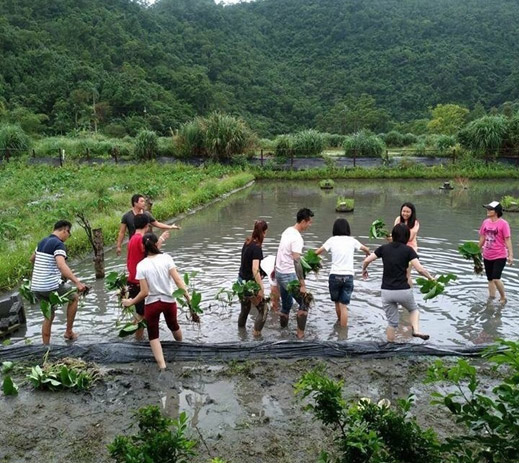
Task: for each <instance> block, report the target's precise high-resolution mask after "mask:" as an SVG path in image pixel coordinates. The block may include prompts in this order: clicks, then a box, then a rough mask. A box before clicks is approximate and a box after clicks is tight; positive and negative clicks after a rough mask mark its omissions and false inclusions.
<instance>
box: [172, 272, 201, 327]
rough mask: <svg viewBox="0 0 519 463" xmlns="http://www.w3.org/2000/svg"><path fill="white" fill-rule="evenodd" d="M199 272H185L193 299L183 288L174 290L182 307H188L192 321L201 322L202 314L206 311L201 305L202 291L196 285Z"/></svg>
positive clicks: (185, 279) (185, 278)
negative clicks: (195, 280) (188, 296)
mask: <svg viewBox="0 0 519 463" xmlns="http://www.w3.org/2000/svg"><path fill="white" fill-rule="evenodd" d="M197 274H198V272H191V273H184V283H185V284H186V286H187V287H188V288H189V293H190V294H191V300H188V299H187V297H186V293H185V292H184V290H183V289H177V290H175V291H173V297H174V298H176V300H177V302H178V303H179V304H180V307H182V308H183V309H186V308H187V309H188V311H189V317H190V319H191V321H193V322H195V323H200V315H201V314H203V313H204V311H203V309H202V307H201V303H202V293H200V292H198V291H197V290H196V289H195V287H194V278H195V276H196V275H197Z"/></svg>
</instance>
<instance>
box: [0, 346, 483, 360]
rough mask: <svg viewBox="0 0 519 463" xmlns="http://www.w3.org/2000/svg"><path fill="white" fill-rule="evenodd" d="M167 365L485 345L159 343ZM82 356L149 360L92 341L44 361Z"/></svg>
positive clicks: (20, 351) (16, 351)
mask: <svg viewBox="0 0 519 463" xmlns="http://www.w3.org/2000/svg"><path fill="white" fill-rule="evenodd" d="M162 347H163V349H164V356H165V358H166V360H167V361H178V360H184V361H187V360H195V361H196V360H202V361H206V362H211V361H216V362H218V361H228V360H259V359H269V358H276V359H298V358H311V357H314V358H317V357H321V358H333V357H360V358H386V357H395V356H398V357H411V356H438V357H443V356H465V357H467V356H468V357H475V356H479V355H481V352H482V351H483V350H484V349H485V348H486V347H488V346H486V345H478V346H469V347H462V346H435V345H433V344H426V343H424V344H396V343H394V344H393V343H385V342H382V343H377V342H348V341H343V342H333V341H277V342H232V343H218V344H194V343H188V342H174V341H165V342H163V343H162ZM47 349H48V347H46V346H43V345H38V346H33V345H28V346H27V345H14V346H6V347H3V348H1V349H0V361H7V360H9V361H20V360H29V359H34V358H42V357H43V356H44V355H45V354H46V353H47ZM63 357H81V358H82V359H84V360H88V361H93V362H97V363H129V362H137V361H141V360H153V355H152V353H151V349H150V346H149V344H148V343H147V342H146V343H144V342H143V343H137V342H99V343H96V342H93V343H89V344H80V343H74V344H71V345H53V346H50V352H49V358H50V359H56V358H63Z"/></svg>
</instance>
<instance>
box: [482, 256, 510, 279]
mask: <svg viewBox="0 0 519 463" xmlns="http://www.w3.org/2000/svg"><path fill="white" fill-rule="evenodd" d="M483 264H484V265H485V275H486V276H487V280H488V281H492V280H500V279H501V274H502V273H503V270H504V268H505V265H506V258H503V259H493V260H488V259H483Z"/></svg>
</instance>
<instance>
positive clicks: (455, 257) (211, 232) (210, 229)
mask: <svg viewBox="0 0 519 463" xmlns="http://www.w3.org/2000/svg"><path fill="white" fill-rule="evenodd" d="M317 183H318V182H315V181H310V182H286V181H284V182H258V183H257V184H255V185H254V186H252V187H251V188H249V189H247V190H245V191H242V192H240V193H238V194H236V195H234V196H232V197H230V198H227V199H226V200H224V201H221V202H218V203H216V204H213V205H211V206H209V207H207V208H206V209H203V210H201V211H199V212H198V213H196V214H194V215H191V216H188V217H187V218H185V219H184V220H182V221H181V222H179V224H180V225H181V226H182V230H180V231H177V232H172V236H171V238H170V239H169V241H168V242H167V243H166V245H165V248H164V249H165V250H166V251H167V252H169V253H171V254H172V256H173V258H174V260H175V262H176V264H177V266H178V268H179V270H180V271H181V272H182V273H184V272H191V271H198V272H199V273H198V275H197V276H196V278H195V280H194V284H195V287H196V289H197V290H198V291H201V292H202V294H203V301H204V303H203V305H204V306H205V314H204V316H203V321H202V323H201V325H200V326H197V325H193V324H191V323H189V322H188V321H187V320H186V319H185V317H184V316H183V315H180V320H181V326H182V329H183V332H184V340H186V341H192V342H201V343H209V342H226V341H239V340H252V336H251V330H252V323H253V320H249V322H248V325H247V330H242V331H240V330H238V328H237V317H238V312H239V303H237V302H234V303H233V304H232V305H230V306H228V305H225V304H223V303H219V302H218V301H216V300H214V296H215V294H216V293H217V292H218V290H219V289H220V288H228V289H229V288H230V287H231V285H232V283H233V281H234V280H235V279H236V276H237V272H238V268H239V263H240V249H241V246H242V244H243V241H244V239H245V237H246V236H247V234H248V233H250V230H251V228H252V225H253V222H254V220H255V219H257V218H263V219H266V220H267V221H268V222H269V230H268V234H267V237H266V240H265V242H264V246H263V247H264V254H265V256H268V255H272V254H275V252H276V249H277V244H278V242H279V237H280V235H281V233H282V232H283V230H284V229H285V228H286V227H288V226H290V225H293V223H294V222H295V219H294V216H295V213H296V211H297V209H298V208H300V207H309V208H311V209H312V210H313V211H314V212H315V218H314V224H313V225H312V227H311V228H310V229H309V230H308V231H307V232H306V233H305V234H304V239H305V247H306V248H317V247H318V246H320V245H321V244H322V243H323V242H324V241H325V240H326V239H327V238H328V237H329V236H330V235H331V229H332V224H333V222H334V220H335V218H337V217H339V216H341V217H346V218H347V219H348V220H349V222H350V224H351V228H352V234H353V235H354V236H356V237H357V238H358V239H359V240H360V241H361V242H362V243H363V244H366V245H367V246H369V247H370V249H372V250H374V249H375V248H376V247H377V246H379V245H381V244H383V243H382V241H376V240H370V239H369V238H368V230H369V226H370V224H371V222H372V221H373V220H374V219H376V218H382V219H383V220H384V221H385V222H386V224H388V225H391V224H392V223H393V220H394V218H395V217H396V216H397V215H398V212H399V207H400V205H401V203H402V202H404V201H411V202H413V203H414V204H415V205H416V207H417V211H418V218H419V220H420V224H421V227H420V232H419V237H418V244H419V255H420V258H421V259H420V260H421V262H422V263H423V264H424V265H425V267H426V268H428V269H429V270H430V271H431V272H432V273H435V274H441V273H447V272H453V273H455V274H456V275H457V276H458V281H457V282H455V283H454V284H452V283H451V284H450V285H449V286H448V287H447V289H446V291H445V293H444V294H443V295H441V296H439V297H437V298H436V299H434V300H433V301H429V302H424V301H423V299H422V297H421V295H420V294H419V291H418V289H417V288H416V287H415V292H416V294H415V296H416V300H417V302H418V304H419V306H420V307H421V310H422V327H423V330H424V331H426V332H428V333H430V334H431V337H432V340H433V341H434V343H436V344H439V345H442V344H443V345H449V344H459V345H470V344H478V343H486V342H489V341H491V340H492V339H495V338H496V337H513V336H517V335H518V334H519V311H518V310H517V307H518V305H519V278H518V277H519V275H518V273H519V272H518V268H517V267H516V266H514V267H507V268H506V269H505V271H504V274H503V281H504V283H505V286H506V289H507V297H508V304H507V305H506V306H504V307H501V306H500V305H499V304H498V303H496V302H490V303H489V302H487V288H486V285H487V284H486V280H485V278H484V276H476V275H474V273H473V270H472V265H471V263H470V262H469V261H466V260H464V259H463V258H462V257H461V256H460V255H459V254H458V252H457V247H458V246H459V245H460V244H461V243H462V242H464V241H467V240H477V239H478V229H479V226H480V224H481V221H482V220H483V219H484V218H485V210H484V209H483V208H482V207H481V205H482V204H484V203H488V202H490V201H492V200H495V199H499V198H501V197H502V196H504V195H512V196H515V197H517V196H519V191H518V187H517V186H516V183H515V182H510V181H471V182H470V183H469V188H468V189H466V190H464V189H462V188H460V187H459V186H458V185H456V184H455V189H454V190H452V191H443V190H441V189H439V186H441V185H442V183H443V182H441V181H421V180H420V181H417V180H391V181H383V180H372V181H365V180H357V181H353V180H345V181H337V182H336V187H335V189H334V190H332V191H322V190H320V189H319V188H318V185H317ZM338 195H341V196H347V197H353V198H354V199H355V211H354V212H353V213H349V214H338V213H336V212H335V210H334V208H335V202H336V198H337V196H338ZM504 218H506V219H507V220H508V221H509V223H510V225H511V228H512V240H513V242H514V243H516V242H517V240H518V239H519V214H516V215H514V214H512V213H510V214H505V216H504ZM514 248H515V251H516V252H515V254H516V258H517V257H519V252H518V251H517V243H516V244H514ZM362 258H363V254H362V253H359V254H358V255H357V256H356V258H355V266H356V269H357V271H358V275H357V278H356V281H355V291H354V293H353V299H352V302H351V305H350V320H349V329H348V330H347V331H341V330H340V329H338V327H337V326H335V321H336V316H335V311H334V307H333V303H331V301H330V300H329V295H328V290H327V274H328V271H329V268H330V262H329V260H328V256H325V259H327V260H325V262H324V270H323V271H322V273H321V275H319V276H318V277H315V276H310V277H309V279H308V282H307V287H308V288H309V289H310V291H312V293H313V294H314V296H315V298H316V303H315V307H314V308H313V309H312V310H311V312H310V315H309V319H308V325H307V338H309V339H320V340H344V339H349V340H355V341H361V340H382V339H383V338H384V329H385V326H386V323H385V316H384V313H383V312H382V310H381V308H380V307H381V303H380V289H379V288H380V282H381V274H382V264H381V262H380V261H376V262H374V263H373V264H371V267H370V278H369V280H367V281H363V280H362V279H361V278H360V275H359V274H360V268H361V262H362ZM517 262H519V261H517ZM106 265H107V271H111V270H117V271H120V270H123V269H124V268H125V258H124V257H123V256H121V257H117V256H116V255H115V252H113V251H110V252H108V253H107V254H106ZM73 267H74V269H75V271H76V272H77V273H78V274H79V276H80V277H81V278H82V279H83V280H85V281H89V282H90V284H91V285H92V286H93V290H92V291H91V293H90V294H89V295H88V296H87V298H86V300H85V301H84V303H83V306H82V307H81V309H80V311H79V313H78V317H77V320H76V329H77V331H78V332H80V333H81V334H82V336H83V338H82V339H84V340H85V341H84V342H86V341H87V340H90V339H91V337H94V338H96V339H99V338H103V339H107V340H113V339H115V337H116V334H117V330H116V328H115V321H116V319H117V316H118V313H119V312H118V308H117V303H116V301H115V299H114V298H113V297H112V296H111V295H110V294H107V293H106V291H105V290H104V288H103V282H94V280H93V278H92V263H91V261H90V260H89V259H87V260H85V261H83V262H80V263H75V264H74V265H73ZM414 276H415V277H416V276H417V275H416V274H415V275H414ZM406 320H407V317H406V314H402V326H403V328H402V329H401V330H400V332H399V338H400V340H402V341H411V342H417V341H416V340H412V339H410V333H409V332H408V330H407V329H406V327H405V325H406ZM40 323H41V317H40V314H39V309H38V308H37V307H33V308H30V309H29V311H28V325H27V332H26V333H25V336H26V337H27V338H30V339H33V340H34V341H35V342H39V329H40ZM64 323H65V316H64V314H63V313H62V311H58V314H57V319H56V326H55V329H54V333H55V335H56V336H55V337H54V341H55V342H60V341H59V338H60V336H61V335H62V332H63V329H64ZM162 329H164V327H163V328H162ZM294 331H295V319H292V320H291V322H290V325H289V329H288V330H280V328H279V326H278V320H277V318H276V317H275V316H274V315H271V316H269V319H268V320H267V323H266V325H265V328H264V332H263V336H262V339H263V340H269V341H274V340H283V339H292V338H293V337H294ZM87 335H88V336H87ZM161 337H162V339H171V338H172V337H171V333H168V332H166V331H165V330H164V331H162V332H161ZM420 342H421V341H420Z"/></svg>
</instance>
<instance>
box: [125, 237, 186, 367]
mask: <svg viewBox="0 0 519 463" xmlns="http://www.w3.org/2000/svg"><path fill="white" fill-rule="evenodd" d="M157 242H158V238H157V235H155V234H153V233H146V234H145V235H144V236H143V237H142V243H143V244H144V251H145V254H146V258H145V259H143V260H141V261H140V262H139V263H138V264H137V273H136V278H137V279H138V280H139V285H140V291H139V293H138V294H137V295H136V296H135V297H134V298H132V299H123V301H122V303H123V305H124V306H125V307H130V306H132V305H134V304H136V303H138V302H139V301H142V300H143V299H144V304H145V305H144V319H145V320H146V324H147V328H148V338H149V340H150V346H151V350H152V352H153V356H154V357H155V360H156V361H157V364H158V366H159V369H160V370H165V369H166V361H165V360H164V354H163V352H162V345H161V344H160V341H159V319H160V314H161V313H162V314H164V318H165V319H166V323H167V325H168V328H169V329H170V330H171V332H172V333H173V337H174V338H175V340H176V341H182V331H181V330H180V326H179V325H178V321H177V304H176V302H175V298H174V297H173V291H174V289H175V288H174V286H173V282H175V284H176V285H177V287H178V288H179V289H183V290H184V293H185V295H186V298H187V300H188V301H190V297H189V293H188V292H187V288H186V286H185V284H184V281H183V280H182V278H181V277H180V275H179V273H178V271H177V268H176V266H175V263H174V262H173V258H172V257H171V256H170V255H169V254H164V253H162V252H161V251H160V249H159V248H158V247H157Z"/></svg>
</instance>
